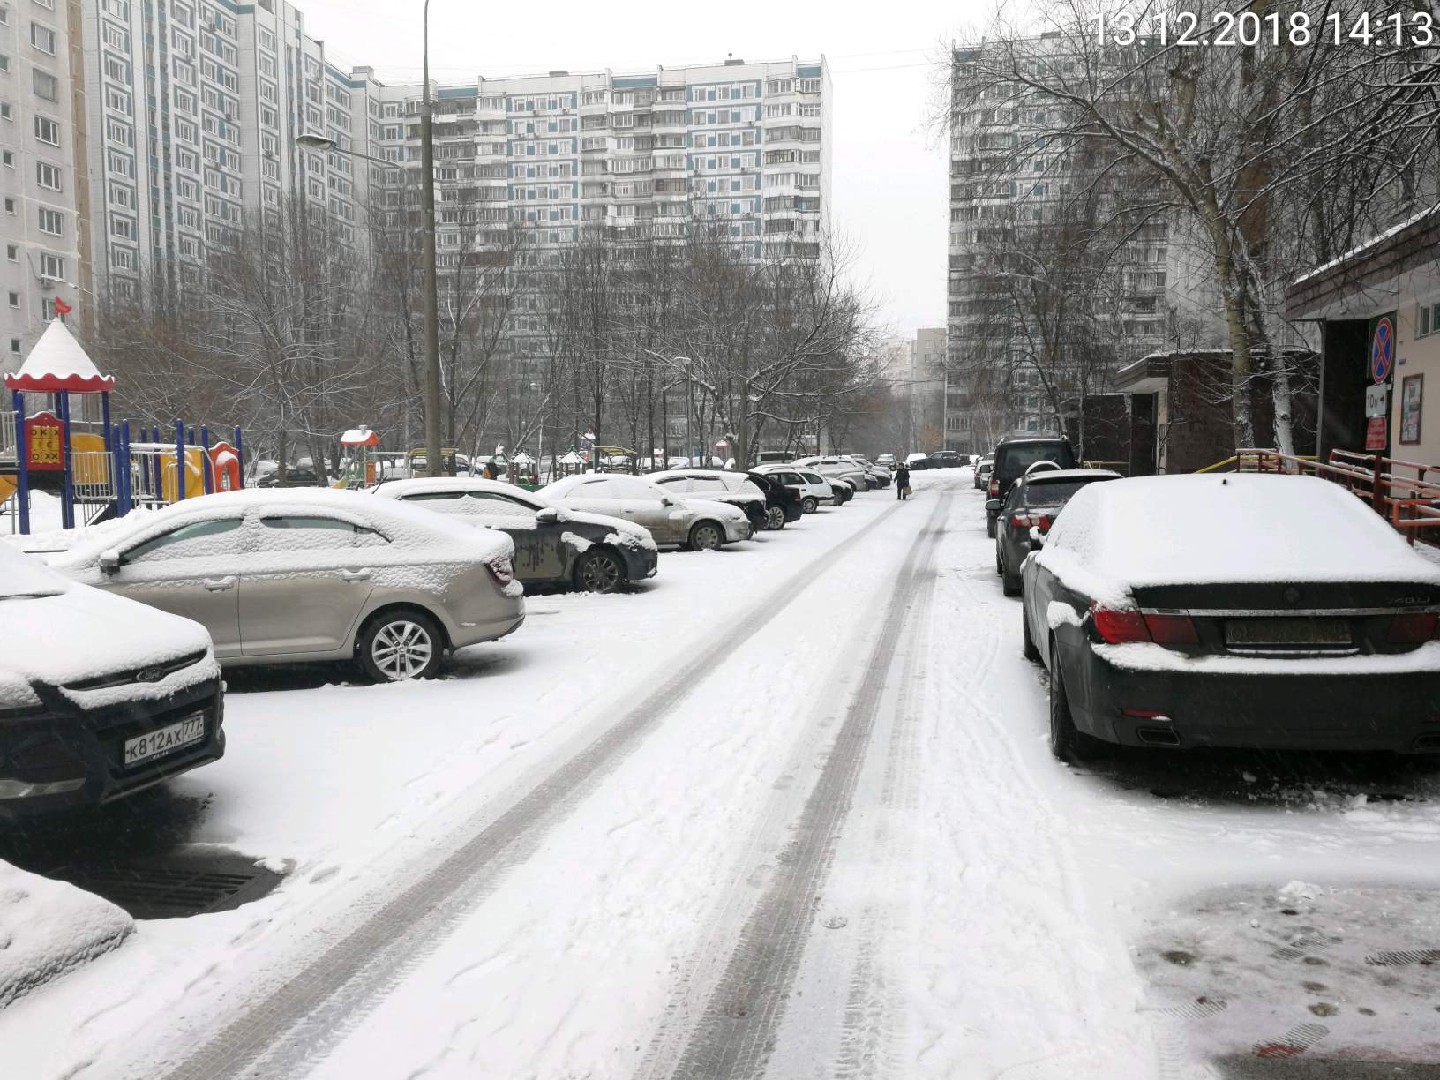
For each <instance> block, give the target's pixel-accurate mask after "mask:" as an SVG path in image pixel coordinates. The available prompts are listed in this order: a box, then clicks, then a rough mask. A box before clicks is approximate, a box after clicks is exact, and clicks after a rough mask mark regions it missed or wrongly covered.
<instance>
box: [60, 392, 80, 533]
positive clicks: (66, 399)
mask: <svg viewBox="0 0 1440 1080" xmlns="http://www.w3.org/2000/svg"><path fill="white" fill-rule="evenodd" d="M55 403H56V412H58V413H59V414H60V422H61V423H62V424H63V425H64V427H63V428H62V429H61V430H62V431H63V432H64V436H63V438H64V442H65V445H64V446H62V447H61V456H62V458H63V459H64V463H65V468H64V473H63V479H62V480H61V486H60V527H61V528H62V529H73V528H75V474H74V472H72V470H71V462H70V392H69V391H68V390H61V391H60V393H59V394H57V395H56V397H55Z"/></svg>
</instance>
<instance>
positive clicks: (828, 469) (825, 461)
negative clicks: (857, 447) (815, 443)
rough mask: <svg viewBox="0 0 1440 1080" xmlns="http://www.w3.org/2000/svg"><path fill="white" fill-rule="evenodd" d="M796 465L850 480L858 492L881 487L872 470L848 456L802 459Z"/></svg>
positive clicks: (825, 474)
mask: <svg viewBox="0 0 1440 1080" xmlns="http://www.w3.org/2000/svg"><path fill="white" fill-rule="evenodd" d="M795 464H797V465H803V466H805V467H807V468H811V469H814V470H815V471H816V472H818V473H820V474H822V475H824V476H827V477H829V476H838V477H839V478H840V479H842V480H849V481H850V482H851V483H852V484H853V485H854V487H855V490H856V491H869V490H870V489H871V488H873V487H877V486H879V481H877V480H876V478H875V477H873V476H871V475H870V470H869V469H867V468H865V466H864V465H861V464H860V463H859V462H858V461H856V460H855V459H854V458H852V457H850V456H848V455H831V456H828V457H810V458H801V459H800V460H799V461H797V462H796V463H795Z"/></svg>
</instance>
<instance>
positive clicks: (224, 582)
mask: <svg viewBox="0 0 1440 1080" xmlns="http://www.w3.org/2000/svg"><path fill="white" fill-rule="evenodd" d="M234 587H235V579H234V578H233V577H222V578H206V579H205V588H207V589H209V590H210V591H211V592H224V591H225V590H226V589H233V588H234Z"/></svg>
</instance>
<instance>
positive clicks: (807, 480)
mask: <svg viewBox="0 0 1440 1080" xmlns="http://www.w3.org/2000/svg"><path fill="white" fill-rule="evenodd" d="M755 471H756V472H757V473H760V474H761V475H762V476H772V477H774V478H775V479H777V480H779V481H780V483H782V484H784V485H785V486H786V487H787V488H789V489H790V490H791V491H793V492H795V494H797V495H798V496H799V497H800V508H801V509H802V510H803V511H804V512H805V513H807V514H813V513H815V511H816V509H817V508H818V507H819V506H820V504H821V503H822V502H825V503H829V502H834V503H837V504H838V502H841V501H844V500H843V498H842V497H841V496H840V495H839V494H837V492H836V487H835V486H832V485H831V483H830V481H829V480H827V479H826V478H825V477H823V476H821V475H820V474H819V473H817V472H814V471H812V470H810V469H802V468H799V467H798V466H795V465H756V466H755Z"/></svg>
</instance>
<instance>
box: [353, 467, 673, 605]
mask: <svg viewBox="0 0 1440 1080" xmlns="http://www.w3.org/2000/svg"><path fill="white" fill-rule="evenodd" d="M372 490H373V491H374V492H375V494H376V495H379V496H381V497H382V498H387V499H398V500H400V501H401V502H403V503H408V504H410V505H414V506H423V507H424V508H425V509H427V510H434V511H437V512H439V513H442V514H445V515H447V516H449V517H451V518H452V519H453V520H455V521H461V522H464V523H465V524H466V525H471V526H474V527H476V528H482V529H499V530H500V531H501V532H503V533H505V534H506V535H507V536H509V537H510V539H511V540H512V541H514V543H515V577H516V578H517V579H518V580H519V581H520V582H521V583H522V584H526V585H529V584H531V583H534V584H544V585H565V586H573V587H574V588H576V589H580V590H583V591H585V592H599V593H608V592H613V591H614V590H615V589H618V588H619V587H620V586H622V585H624V584H625V583H626V582H629V581H641V580H643V579H645V578H648V577H652V576H654V574H655V566H656V563H657V561H658V559H657V552H656V547H655V541H654V540H652V539H651V537H650V534H649V533H648V532H647V531H646V530H645V529H643V528H641V527H640V526H639V525H636V524H634V523H633V522H630V521H625V520H624V519H622V518H618V517H612V516H607V515H605V514H587V513H584V512H583V511H580V510H571V509H569V508H567V507H563V506H552V505H550V504H549V503H547V502H546V501H545V500H544V499H542V498H541V497H540V496H538V495H535V494H533V493H531V492H528V491H525V490H523V489H521V488H517V487H516V486H515V485H514V484H506V483H501V482H500V481H497V480H480V479H476V478H471V477H436V478H433V479H430V478H426V479H417V480H397V481H395V482H394V483H390V484H381V485H379V486H378V487H376V488H374V489H372Z"/></svg>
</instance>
